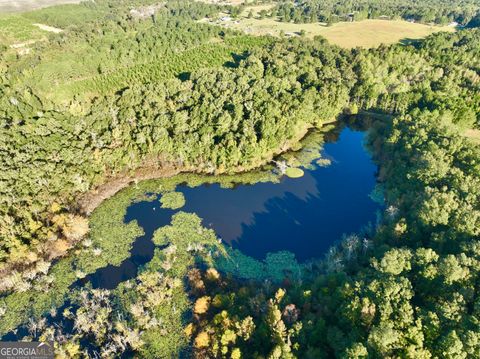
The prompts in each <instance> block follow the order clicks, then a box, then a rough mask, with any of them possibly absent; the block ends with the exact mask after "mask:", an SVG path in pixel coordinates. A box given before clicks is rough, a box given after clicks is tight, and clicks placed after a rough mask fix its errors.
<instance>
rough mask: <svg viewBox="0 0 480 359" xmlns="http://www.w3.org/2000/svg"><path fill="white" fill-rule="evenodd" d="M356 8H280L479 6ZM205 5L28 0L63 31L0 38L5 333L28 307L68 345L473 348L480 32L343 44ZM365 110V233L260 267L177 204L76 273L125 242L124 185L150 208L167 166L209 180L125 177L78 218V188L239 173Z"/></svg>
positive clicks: (306, 354)
mask: <svg viewBox="0 0 480 359" xmlns="http://www.w3.org/2000/svg"><path fill="white" fill-rule="evenodd" d="M352 6H354V5H353V4H349V3H348V2H340V3H338V2H331V3H329V2H321V3H320V2H313V1H312V2H302V3H301V4H298V5H297V6H291V5H290V4H285V3H281V4H279V5H278V6H277V7H276V11H277V15H278V16H280V18H282V19H283V20H285V21H292V20H293V21H299V22H304V21H307V22H308V21H318V20H320V21H326V22H329V21H333V20H332V19H333V18H336V17H339V18H340V17H342V16H345V14H348V13H352V12H353V13H355V16H356V17H357V16H359V15H357V14H363V15H364V18H368V17H375V18H376V17H379V16H381V15H386V16H389V17H395V16H400V17H404V18H411V17H413V18H415V19H416V20H418V21H422V22H438V23H445V22H450V21H457V22H459V23H461V24H464V25H468V24H473V22H475V16H477V17H478V4H477V3H476V2H475V1H471V2H470V1H459V2H443V1H442V2H440V1H429V2H422V3H421V5H420V4H418V3H413V2H410V1H403V2H402V1H397V2H381V3H380V2H378V3H375V2H370V1H368V2H367V1H366V2H365V3H364V2H360V3H358V2H355V7H353V8H352ZM220 10H228V7H224V6H219V5H207V4H203V3H200V2H189V1H167V2H165V3H162V4H160V5H159V4H158V3H157V2H154V1H140V0H138V1H121V2H117V1H96V2H95V3H93V2H85V3H81V4H80V5H68V6H60V7H53V8H47V9H43V10H39V11H35V12H31V13H27V14H26V15H25V16H26V17H30V18H32V19H34V20H35V21H38V22H41V23H46V24H48V25H51V26H56V27H59V28H62V29H63V31H62V32H60V33H58V34H57V33H52V34H49V35H48V37H46V38H44V39H42V40H39V41H37V42H35V43H33V44H32V45H31V51H30V52H26V53H22V54H20V53H19V52H18V51H17V49H15V48H12V47H11V46H10V44H8V43H5V44H2V47H1V53H0V61H1V65H0V75H1V82H0V103H1V106H0V141H1V142H2V144H3V146H2V147H1V148H0V159H1V164H0V170H1V175H0V278H1V281H0V293H1V296H0V335H4V334H7V333H10V332H11V331H12V330H16V329H17V328H18V327H19V326H20V325H22V324H26V334H25V336H26V337H27V338H30V339H41V340H47V339H48V340H50V339H51V340H55V342H56V346H57V347H56V350H57V352H58V354H59V355H60V356H61V357H87V355H94V354H93V353H99V355H101V356H102V357H118V356H119V355H121V353H124V355H126V356H133V355H138V356H140V357H149V358H170V357H178V355H179V353H184V354H186V355H188V356H190V357H197V358H207V357H208V358H217V357H218V358H223V357H225V358H241V357H243V358H296V357H298V358H323V357H325V358H326V357H333V356H334V357H345V358H362V357H374V358H376V357H378V358H381V357H415V358H431V357H445V358H475V357H478V355H479V353H480V334H479V330H478V326H479V321H480V297H479V290H480V288H479V280H480V247H479V237H480V148H479V146H478V144H477V143H476V142H474V141H472V140H471V139H469V138H467V137H466V136H465V135H464V134H465V132H466V131H467V130H475V129H477V130H478V129H480V88H479V87H480V77H479V74H480V30H477V29H464V30H461V31H458V32H456V33H439V34H435V35H432V36H430V37H428V38H426V39H425V40H423V41H419V42H416V43H412V44H408V45H401V44H397V45H392V46H388V47H387V46H380V47H378V48H375V49H369V50H366V49H353V50H344V49H340V48H338V47H336V46H333V45H330V44H328V43H327V42H326V41H325V40H324V39H322V38H320V37H317V38H315V39H313V40H308V39H305V38H301V37H298V38H273V37H252V36H248V35H244V34H240V33H237V32H235V31H231V30H226V29H220V28H218V27H213V26H210V25H206V24H202V23H199V22H198V21H197V20H199V19H201V18H204V17H208V16H212V15H213V14H217V13H218V12H219V11H220ZM79 14H81V15H79ZM363 15H362V16H363ZM359 19H360V18H356V20H359ZM365 113H374V114H376V116H374V120H372V121H371V123H370V130H369V134H368V143H367V146H368V148H369V150H370V151H371V153H372V155H373V158H374V160H375V162H376V163H377V164H378V167H379V173H378V181H379V183H380V184H381V187H382V189H383V196H384V197H385V202H386V210H385V213H384V214H383V216H382V219H381V222H380V224H379V226H378V228H377V229H376V231H375V233H374V234H373V235H371V236H370V237H368V238H366V237H365V238H363V237H361V236H360V235H351V236H349V237H347V238H345V239H344V241H343V242H341V243H340V244H338V245H336V246H333V247H332V248H331V249H330V250H329V252H328V253H327V254H326V256H325V258H322V259H318V260H316V261H314V262H312V263H308V264H306V265H303V266H302V269H301V270H300V269H298V270H295V271H293V270H283V269H285V267H288V266H292V267H293V266H296V265H297V263H296V262H295V261H294V260H293V259H292V258H291V256H289V255H288V254H286V253H281V254H278V256H279V257H275V258H274V257H270V258H269V259H270V261H268V260H267V261H266V263H259V262H258V261H257V262H256V261H254V260H253V259H248V258H245V257H244V256H242V255H241V254H237V255H238V263H240V265H241V266H243V267H245V268H242V269H244V270H245V273H249V272H250V273H254V272H256V273H257V274H258V273H259V271H258V270H257V269H258V268H260V267H261V266H263V267H262V268H267V269H266V270H265V273H276V275H275V276H273V275H272V276H269V277H268V278H267V276H266V277H265V278H258V277H254V276H253V275H252V276H251V277H250V278H249V277H248V275H243V276H242V278H238V276H235V275H234V274H232V272H231V271H229V268H228V266H227V265H226V264H225V263H224V260H223V259H222V258H223V256H224V255H225V251H228V248H225V247H224V246H223V245H222V244H221V243H219V240H218V238H217V236H216V234H215V232H214V231H213V230H212V229H207V228H205V227H204V225H203V224H202V221H201V219H200V218H198V216H197V215H195V214H192V213H183V212H180V213H178V214H176V215H175V216H174V217H173V219H172V223H171V224H170V225H168V226H165V227H162V228H160V229H159V230H158V231H157V232H156V233H155V235H154V239H153V241H154V243H155V246H156V249H155V254H154V257H153V259H152V260H151V261H150V262H149V263H147V264H146V265H145V266H144V268H142V270H141V272H140V274H139V275H138V277H137V278H135V279H132V280H129V281H125V282H123V283H121V284H120V285H119V286H118V287H117V288H115V289H113V290H100V289H92V288H90V287H89V286H88V285H87V286H86V287H85V288H82V289H80V290H70V288H71V285H72V284H73V283H76V282H77V281H78V280H82V279H84V278H85V277H86V276H87V275H88V274H89V273H92V272H93V271H95V270H96V269H97V268H100V267H104V266H106V265H108V264H113V265H118V264H119V263H120V262H121V260H122V259H123V258H124V257H126V256H127V255H128V250H129V248H130V247H131V243H132V242H133V241H134V240H135V238H136V237H138V236H139V235H140V234H141V230H140V229H139V227H138V226H137V225H135V224H128V225H126V224H124V223H123V217H124V213H123V212H122V210H121V209H122V208H125V206H126V205H128V203H130V202H131V201H132V200H135V199H137V198H138V197H139V196H141V195H142V194H144V193H153V192H160V193H162V194H163V196H164V197H162V198H164V201H165V202H164V203H162V206H165V207H169V206H170V207H172V208H178V207H182V205H183V203H184V199H183V198H182V197H181V196H179V194H178V193H176V192H173V191H174V189H175V186H176V185H177V184H178V183H183V182H187V183H191V184H192V185H198V182H202V181H206V182H208V181H210V182H212V181H213V182H214V181H215V180H216V177H214V176H207V177H201V179H198V178H197V179H195V178H192V177H189V175H184V177H181V175H180V177H178V178H174V177H173V178H171V179H165V180H164V181H163V182H161V185H158V184H156V183H155V182H148V183H144V184H143V185H142V184H140V185H139V186H138V187H136V186H132V188H130V189H128V190H127V191H126V192H121V193H120V194H119V195H118V196H115V197H113V198H111V199H109V200H107V201H105V202H104V203H103V204H102V205H101V206H100V207H99V208H98V209H97V210H96V211H95V212H93V213H92V214H91V215H90V214H89V213H86V212H88V211H85V210H84V209H83V208H82V206H81V205H80V203H79V199H81V198H82V197H83V195H85V193H90V192H92V191H93V190H94V189H95V188H98V187H99V186H101V185H105V184H108V183H109V182H110V181H115V180H117V179H119V178H122V177H128V176H132V177H135V174H137V173H139V172H141V171H143V172H145V171H147V172H155V171H159V170H161V169H162V168H170V169H171V170H172V172H171V173H169V174H175V173H178V172H196V173H201V174H214V175H220V174H226V175H230V176H227V177H221V178H226V179H224V181H225V182H226V185H232V183H235V178H237V177H238V178H240V176H239V175H236V173H238V172H245V171H249V170H253V169H257V168H259V167H261V166H263V165H266V164H268V163H270V162H271V160H272V159H273V158H274V157H275V156H277V155H279V154H281V153H283V152H285V151H287V150H288V149H291V148H297V147H298V143H299V141H300V140H301V139H302V138H303V137H304V136H305V134H306V133H307V132H308V131H309V130H310V129H313V128H317V129H319V128H322V126H324V125H325V124H326V123H330V122H332V121H335V120H336V119H338V118H344V117H347V118H349V120H350V121H353V122H355V121H357V117H356V116H357V115H360V114H365ZM218 178H220V177H218ZM244 180H245V181H250V182H254V181H255V180H258V179H257V177H256V175H252V176H251V177H248V175H247V178H246V179H244ZM249 266H251V267H252V268H249ZM275 266H279V267H280V268H276V267H275ZM273 267H275V268H273ZM295 268H296V267H295ZM299 271H301V276H299V275H298V273H299ZM278 273H280V274H278ZM292 273H297V274H296V275H293V274H292ZM185 318H188V319H187V320H185ZM52 322H56V323H57V324H58V323H60V324H61V325H54V324H52ZM67 328H70V330H67Z"/></svg>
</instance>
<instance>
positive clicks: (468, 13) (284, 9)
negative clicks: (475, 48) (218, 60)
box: [272, 0, 480, 26]
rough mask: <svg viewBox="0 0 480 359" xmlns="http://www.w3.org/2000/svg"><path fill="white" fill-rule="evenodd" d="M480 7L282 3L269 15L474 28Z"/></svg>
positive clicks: (310, 0)
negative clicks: (399, 21) (399, 20)
mask: <svg viewBox="0 0 480 359" xmlns="http://www.w3.org/2000/svg"><path fill="white" fill-rule="evenodd" d="M479 11H480V5H479V4H478V2H477V1H475V0H463V1H443V0H426V1H413V0H398V1H396V0H387V1H377V0H361V1H349V0H344V1H333V0H327V1H325V0H322V1H319V0H302V1H281V2H279V4H278V5H277V6H276V7H275V9H274V10H273V11H272V14H274V15H276V16H278V17H279V18H280V19H281V20H282V21H293V22H317V21H320V22H326V23H329V24H332V23H335V22H339V21H360V20H365V19H378V18H384V19H394V18H402V19H405V20H410V21H418V22H422V23H436V24H442V25H446V24H448V23H451V22H457V23H459V24H461V25H464V26H477V25H475V24H476V23H477V22H478V16H479V14H480V12H479Z"/></svg>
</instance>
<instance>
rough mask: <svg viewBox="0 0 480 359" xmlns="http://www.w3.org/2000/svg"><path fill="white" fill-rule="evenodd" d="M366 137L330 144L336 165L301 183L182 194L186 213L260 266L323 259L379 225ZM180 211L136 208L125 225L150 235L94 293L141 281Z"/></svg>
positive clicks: (310, 173) (155, 205) (349, 133)
mask: <svg viewBox="0 0 480 359" xmlns="http://www.w3.org/2000/svg"><path fill="white" fill-rule="evenodd" d="M364 136H365V133H364V132H360V131H354V130H352V129H349V128H345V129H343V130H342V132H341V133H340V136H339V138H337V136H335V139H334V142H332V143H326V144H325V145H324V149H323V151H322V152H323V157H326V158H329V159H330V160H331V161H332V163H331V165H329V166H327V167H319V166H317V167H316V168H315V169H313V170H306V171H305V175H304V176H303V177H302V178H296V179H292V178H287V177H284V178H282V180H281V182H280V183H257V184H253V185H251V184H250V185H243V184H239V185H237V186H236V187H235V188H228V189H227V188H221V187H220V185H219V184H205V185H202V186H199V187H194V188H190V187H188V186H184V185H181V186H178V187H177V191H180V192H182V193H183V194H184V195H185V199H186V205H185V206H184V207H183V208H181V209H180V210H181V211H185V212H194V213H196V214H198V215H199V216H200V217H201V218H202V219H203V224H204V225H205V226H207V227H210V228H213V229H214V230H215V231H216V233H217V235H218V236H219V237H220V238H221V239H222V240H223V241H224V242H226V243H228V244H229V245H231V246H233V247H234V248H238V249H239V250H241V251H242V252H243V253H244V254H247V255H249V256H252V257H254V258H257V259H263V258H265V256H266V254H267V253H269V252H276V251H281V250H287V251H290V252H292V253H294V254H295V256H296V258H297V259H298V260H299V261H305V260H308V259H311V258H316V257H321V256H322V255H323V254H324V253H325V252H326V251H327V249H328V248H329V247H330V246H331V245H332V244H333V243H334V242H336V241H339V240H340V239H341V237H342V235H343V234H347V233H352V232H357V231H359V230H360V229H361V228H362V227H364V226H366V225H367V224H368V223H373V222H375V220H376V213H377V211H378V210H379V208H380V206H379V204H378V203H376V202H374V201H373V200H372V199H371V198H370V196H369V195H370V193H371V192H372V190H373V189H374V187H375V183H376V179H375V174H376V166H375V165H374V163H373V162H372V159H371V157H370V155H369V153H368V152H367V151H366V150H365V148H364V147H363V140H364ZM176 212H178V210H176V211H174V210H169V209H162V208H160V203H159V202H158V201H157V200H154V201H143V202H138V203H133V204H132V205H131V206H130V207H129V208H128V209H127V214H126V216H125V222H129V221H132V220H136V221H138V224H139V225H140V226H141V227H143V229H144V231H145V235H144V236H142V237H140V238H138V239H137V240H136V242H135V243H134V245H133V248H132V256H131V257H130V258H129V259H127V260H125V261H124V262H123V263H122V265H121V266H120V267H114V266H108V267H105V268H102V269H99V270H98V271H97V272H96V273H94V274H92V275H91V276H89V279H90V281H91V282H92V285H93V286H94V287H102V288H114V287H116V286H117V285H118V283H120V282H121V281H124V280H127V279H130V278H133V277H135V276H136V273H137V270H138V267H139V266H140V265H142V264H145V263H146V262H148V261H149V260H150V259H151V258H152V256H153V249H154V245H153V243H152V242H151V238H152V236H153V233H154V231H155V230H156V229H158V228H160V227H162V226H165V225H168V224H169V223H170V220H171V217H172V215H173V214H174V213H176Z"/></svg>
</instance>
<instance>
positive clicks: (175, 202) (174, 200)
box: [160, 192, 185, 209]
mask: <svg viewBox="0 0 480 359" xmlns="http://www.w3.org/2000/svg"><path fill="white" fill-rule="evenodd" d="M160 203H161V204H162V208H170V209H178V208H182V207H183V206H184V205H185V197H184V196H183V193H181V192H166V193H164V194H162V197H160Z"/></svg>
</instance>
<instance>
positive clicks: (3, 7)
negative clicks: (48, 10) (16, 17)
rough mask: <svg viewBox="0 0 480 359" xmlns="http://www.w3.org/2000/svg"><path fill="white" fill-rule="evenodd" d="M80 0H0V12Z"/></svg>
mask: <svg viewBox="0 0 480 359" xmlns="http://www.w3.org/2000/svg"><path fill="white" fill-rule="evenodd" d="M79 2H80V0H0V14H3V13H11V12H20V11H29V10H35V9H41V8H44V7H47V6H52V5H59V4H76V3H79Z"/></svg>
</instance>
